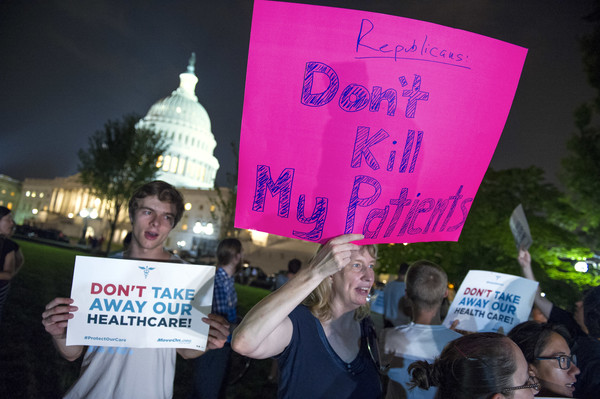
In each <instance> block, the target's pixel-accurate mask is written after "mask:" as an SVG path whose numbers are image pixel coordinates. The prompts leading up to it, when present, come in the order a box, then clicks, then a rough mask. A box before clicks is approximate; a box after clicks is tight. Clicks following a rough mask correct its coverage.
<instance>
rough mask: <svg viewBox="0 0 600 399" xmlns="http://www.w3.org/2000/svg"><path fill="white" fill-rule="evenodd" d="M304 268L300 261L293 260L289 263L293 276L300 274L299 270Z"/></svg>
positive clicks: (289, 269)
mask: <svg viewBox="0 0 600 399" xmlns="http://www.w3.org/2000/svg"><path fill="white" fill-rule="evenodd" d="M301 267H302V262H300V260H299V259H296V258H294V259H292V260H290V261H289V262H288V272H290V273H292V274H296V273H298V270H300V268H301Z"/></svg>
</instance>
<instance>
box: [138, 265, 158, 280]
mask: <svg viewBox="0 0 600 399" xmlns="http://www.w3.org/2000/svg"><path fill="white" fill-rule="evenodd" d="M138 267H139V268H140V269H142V270H143V271H144V278H148V274H150V270H154V268H153V267H149V266H138Z"/></svg>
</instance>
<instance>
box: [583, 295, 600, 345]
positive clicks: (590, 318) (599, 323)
mask: <svg viewBox="0 0 600 399" xmlns="http://www.w3.org/2000/svg"><path fill="white" fill-rule="evenodd" d="M583 323H584V324H585V326H586V327H587V329H588V334H589V335H590V337H593V338H600V286H598V287H596V288H593V289H591V290H590V291H589V292H588V293H587V294H586V295H585V298H583Z"/></svg>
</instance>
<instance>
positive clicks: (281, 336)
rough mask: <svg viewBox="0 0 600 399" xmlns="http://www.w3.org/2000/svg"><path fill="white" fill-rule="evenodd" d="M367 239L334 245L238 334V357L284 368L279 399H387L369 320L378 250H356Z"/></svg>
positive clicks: (255, 311) (256, 310)
mask: <svg viewBox="0 0 600 399" xmlns="http://www.w3.org/2000/svg"><path fill="white" fill-rule="evenodd" d="M363 238H364V236H363V235H362V234H346V235H342V236H338V237H335V238H333V239H331V240H330V241H329V242H328V243H327V244H325V245H324V246H322V247H321V248H320V249H319V251H318V252H317V254H316V255H315V256H314V258H313V259H312V260H311V261H310V262H309V263H308V264H307V265H306V266H303V267H302V268H301V269H300V271H299V272H298V273H297V274H296V276H295V277H294V278H293V279H291V280H290V281H288V282H287V283H286V284H284V285H283V286H282V287H281V288H279V289H278V290H276V291H274V292H272V293H271V294H270V295H268V296H267V297H266V298H264V299H263V300H262V301H260V302H259V303H258V304H257V305H255V306H254V307H253V308H252V309H251V310H250V311H249V312H248V314H246V316H245V317H244V319H243V320H242V322H241V323H240V325H239V326H238V327H237V328H236V329H235V331H234V332H233V340H232V342H231V347H232V348H233V350H234V351H236V352H238V353H240V354H242V355H244V356H247V357H251V358H254V359H265V358H268V357H275V358H276V359H277V360H278V364H279V376H280V377H279V391H278V397H279V398H286V399H290V398H340V399H342V398H344V399H346V398H356V399H370V398H380V397H381V396H382V388H381V381H380V378H379V368H378V365H377V357H378V355H377V349H376V348H374V345H373V344H374V343H375V341H374V340H372V339H370V338H372V334H373V328H372V322H370V318H369V317H368V315H369V302H368V300H369V294H370V290H371V287H372V286H373V282H374V279H375V275H374V272H373V267H374V266H375V261H376V259H377V247H376V246H375V245H362V246H361V245H357V244H355V243H354V242H355V241H359V240H361V239H363Z"/></svg>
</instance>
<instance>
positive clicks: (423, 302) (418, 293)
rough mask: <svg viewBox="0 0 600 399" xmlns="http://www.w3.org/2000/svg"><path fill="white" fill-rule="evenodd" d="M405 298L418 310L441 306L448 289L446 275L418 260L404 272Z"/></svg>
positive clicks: (428, 262)
mask: <svg viewBox="0 0 600 399" xmlns="http://www.w3.org/2000/svg"><path fill="white" fill-rule="evenodd" d="M404 281H405V282H406V296H407V297H408V298H409V299H410V300H411V302H412V304H413V306H416V307H417V308H418V309H434V308H436V307H439V306H440V305H441V304H442V300H443V299H444V296H445V294H446V290H447V289H448V275H446V272H445V271H444V269H442V268H441V267H440V266H438V265H436V264H435V263H433V262H430V261H427V260H419V261H417V262H415V263H413V264H412V265H410V267H409V268H408V271H407V272H406V278H405V280H404Z"/></svg>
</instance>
